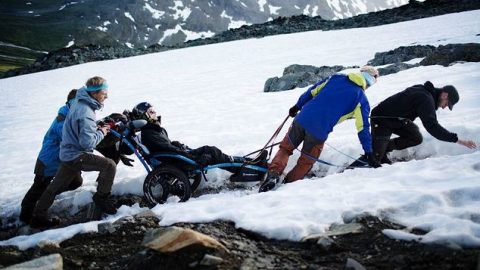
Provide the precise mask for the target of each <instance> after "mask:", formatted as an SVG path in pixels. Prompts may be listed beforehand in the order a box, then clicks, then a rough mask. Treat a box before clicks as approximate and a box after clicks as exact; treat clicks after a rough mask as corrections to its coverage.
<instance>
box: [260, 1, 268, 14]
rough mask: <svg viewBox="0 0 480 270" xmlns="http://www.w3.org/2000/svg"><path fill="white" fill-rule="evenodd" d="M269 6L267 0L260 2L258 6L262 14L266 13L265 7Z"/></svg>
mask: <svg viewBox="0 0 480 270" xmlns="http://www.w3.org/2000/svg"><path fill="white" fill-rule="evenodd" d="M266 4H267V0H258V6H259V8H260V11H261V12H265V5H266Z"/></svg>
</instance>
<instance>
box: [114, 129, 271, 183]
mask: <svg viewBox="0 0 480 270" xmlns="http://www.w3.org/2000/svg"><path fill="white" fill-rule="evenodd" d="M123 129H124V132H123V134H122V133H120V132H118V131H116V130H113V129H111V130H110V132H111V133H112V134H113V135H114V136H116V137H117V138H119V139H120V144H122V143H124V144H125V145H127V146H128V148H129V149H130V150H131V151H133V153H134V154H135V156H137V158H138V160H140V162H141V163H142V165H143V167H145V170H147V173H150V172H152V171H153V169H154V168H156V167H157V166H159V165H161V164H162V163H163V162H162V161H161V159H162V158H173V159H176V160H181V161H183V162H184V163H186V164H189V165H192V166H194V167H195V168H196V169H195V170H193V171H192V172H193V173H194V174H198V173H201V174H203V175H204V174H206V173H207V172H208V171H209V170H211V169H227V168H235V167H238V168H248V169H252V170H255V171H259V172H263V173H266V172H267V171H268V169H267V168H264V167H261V166H256V165H248V164H243V163H219V164H215V165H208V166H205V167H202V166H200V165H199V164H198V163H197V162H195V161H194V160H192V159H189V158H187V157H184V156H182V155H180V154H177V153H152V154H149V152H150V151H149V150H148V149H147V148H146V147H145V146H144V145H142V144H140V142H137V141H134V143H132V142H131V141H130V140H129V139H128V137H129V135H130V136H132V137H133V136H136V134H135V132H133V135H131V134H130V132H131V130H130V128H127V127H124V128H123ZM134 144H135V145H134ZM139 149H141V151H142V152H143V153H145V154H146V155H147V157H145V156H144V154H143V153H142V152H141V151H139ZM205 180H207V179H206V178H205Z"/></svg>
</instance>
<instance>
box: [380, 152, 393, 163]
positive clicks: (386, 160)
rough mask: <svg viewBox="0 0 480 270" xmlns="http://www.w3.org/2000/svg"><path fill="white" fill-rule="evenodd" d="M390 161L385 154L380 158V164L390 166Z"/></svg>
mask: <svg viewBox="0 0 480 270" xmlns="http://www.w3.org/2000/svg"><path fill="white" fill-rule="evenodd" d="M392 163H393V162H392V161H391V160H390V159H389V158H388V157H387V154H385V155H384V156H383V158H382V160H381V161H380V164H388V165H392Z"/></svg>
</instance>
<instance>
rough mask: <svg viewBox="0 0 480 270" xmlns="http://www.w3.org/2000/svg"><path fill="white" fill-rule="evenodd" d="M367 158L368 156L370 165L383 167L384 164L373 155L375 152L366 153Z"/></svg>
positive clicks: (367, 159)
mask: <svg viewBox="0 0 480 270" xmlns="http://www.w3.org/2000/svg"><path fill="white" fill-rule="evenodd" d="M365 158H366V161H367V163H368V166H370V167H372V168H378V167H382V165H380V163H378V161H377V159H376V158H375V156H374V155H373V153H365Z"/></svg>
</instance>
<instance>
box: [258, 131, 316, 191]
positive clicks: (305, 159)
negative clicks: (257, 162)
mask: <svg viewBox="0 0 480 270" xmlns="http://www.w3.org/2000/svg"><path fill="white" fill-rule="evenodd" d="M302 141H303V147H302V154H301V155H300V158H299V159H298V161H297V164H296V165H295V167H293V169H292V170H291V171H290V172H288V174H287V176H286V177H285V181H286V182H287V183H290V182H294V181H297V180H300V179H303V178H304V177H305V175H306V174H307V173H308V172H309V171H310V170H311V169H312V167H313V164H314V163H315V160H314V159H312V158H315V159H317V158H318V157H319V156H320V153H321V152H322V149H323V145H324V142H322V141H319V140H317V139H315V138H314V137H313V136H312V135H310V134H309V133H308V132H306V131H305V129H304V128H303V127H302V126H300V125H299V124H297V123H296V122H293V124H292V126H291V127H290V129H289V130H288V133H287V135H285V137H284V138H283V140H282V142H281V143H280V149H279V150H278V152H277V153H276V154H275V157H274V158H273V160H272V163H270V166H269V167H268V170H269V171H272V172H276V173H278V174H282V173H283V171H284V170H285V167H286V166H287V163H288V158H289V157H290V156H291V155H292V154H293V150H294V149H296V148H297V147H298V146H299V145H300V143H302ZM306 154H308V156H307V155H306ZM309 156H310V157H309Z"/></svg>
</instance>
